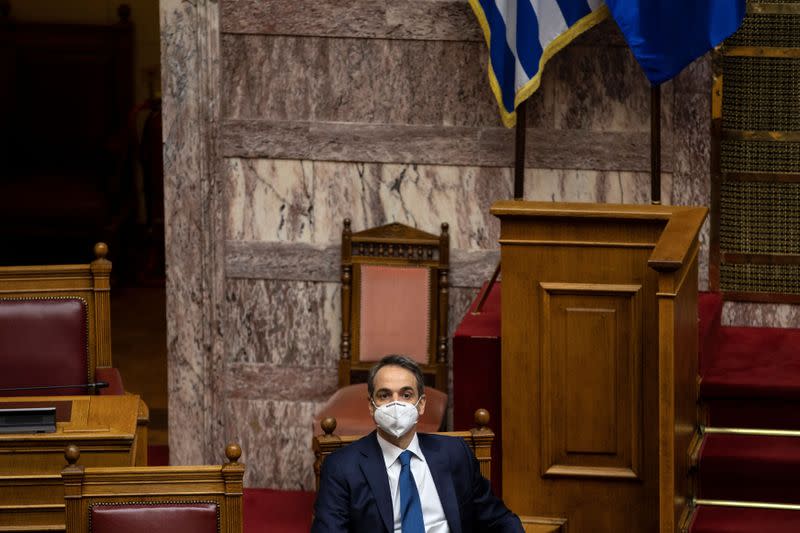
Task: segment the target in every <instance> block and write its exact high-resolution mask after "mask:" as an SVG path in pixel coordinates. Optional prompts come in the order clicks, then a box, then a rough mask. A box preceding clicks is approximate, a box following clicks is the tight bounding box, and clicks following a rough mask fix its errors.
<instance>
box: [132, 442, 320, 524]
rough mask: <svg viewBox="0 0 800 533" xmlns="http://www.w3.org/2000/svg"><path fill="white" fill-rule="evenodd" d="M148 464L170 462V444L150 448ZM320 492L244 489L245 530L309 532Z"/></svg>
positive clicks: (165, 463) (148, 448)
mask: <svg viewBox="0 0 800 533" xmlns="http://www.w3.org/2000/svg"><path fill="white" fill-rule="evenodd" d="M147 464H148V465H150V466H166V465H168V464H169V447H168V446H163V445H152V446H148V447H147ZM316 496H317V494H316V492H304V491H296V490H272V489H244V497H243V501H242V507H243V510H242V512H243V515H244V517H243V518H244V533H307V532H308V530H309V529H311V513H312V510H313V508H314V499H315V498H316Z"/></svg>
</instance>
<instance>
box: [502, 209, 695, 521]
mask: <svg viewBox="0 0 800 533" xmlns="http://www.w3.org/2000/svg"><path fill="white" fill-rule="evenodd" d="M492 213H493V214H495V215H497V216H498V217H499V218H500V219H501V223H502V225H501V236H500V242H501V245H502V247H501V261H502V265H503V284H502V291H503V294H502V313H503V316H504V317H505V318H504V320H503V323H502V337H503V356H502V386H503V391H504V394H503V398H502V402H503V403H502V411H503V438H502V443H503V496H504V499H505V501H506V503H507V504H508V505H509V506H510V508H512V509H514V511H515V512H517V513H518V514H520V515H526V516H531V517H535V518H536V519H537V520H540V521H541V520H546V519H545V518H544V517H560V518H561V519H563V520H564V521H565V522H564V526H562V525H558V526H557V527H558V528H562V527H565V525H566V523H568V524H569V530H570V532H571V533H584V532H586V533H594V532H606V531H609V532H610V531H614V532H616V531H632V532H637V533H638V532H652V531H659V530H660V531H662V532H663V533H666V531H670V530H669V529H668V528H669V527H673V525H674V521H675V516H677V513H678V511H679V510H680V509H682V507H683V504H684V503H685V501H686V498H687V497H688V482H687V476H686V474H687V464H686V460H685V459H684V457H683V456H685V455H686V452H687V450H688V444H689V440H690V438H691V434H692V432H693V431H694V429H695V427H696V413H695V411H694V400H695V397H696V372H697V368H696V357H697V353H696V347H697V345H696V342H697V341H696V337H697V309H696V298H697V249H698V245H697V236H698V233H699V230H700V226H701V225H702V222H703V219H704V217H705V213H706V210H705V209H703V208H682V207H665V206H642V205H640V206H619V205H610V204H604V205H603V204H559V203H539V202H519V201H506V202H497V203H495V204H494V206H493V207H492ZM681 454H683V456H681ZM656 510H657V511H656ZM665 524H666V525H665ZM548 527H550V529H547V528H548ZM562 530H563V529H557V528H556V526H554V525H553V526H551V525H550V524H549V523H548V522H546V521H545V522H539V523H537V525H536V526H535V528H533V529H530V528H529V531H537V533H538V532H544V531H562Z"/></svg>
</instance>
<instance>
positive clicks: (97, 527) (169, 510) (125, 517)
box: [89, 502, 219, 533]
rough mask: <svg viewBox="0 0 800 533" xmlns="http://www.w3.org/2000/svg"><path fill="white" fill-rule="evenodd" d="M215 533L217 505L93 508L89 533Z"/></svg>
mask: <svg viewBox="0 0 800 533" xmlns="http://www.w3.org/2000/svg"><path fill="white" fill-rule="evenodd" d="M183 531H186V532H187V533H189V532H190V533H217V532H218V531H219V508H218V507H217V504H216V503H213V502H208V503H152V504H113V505H94V506H92V508H91V511H90V519H89V533H178V532H183Z"/></svg>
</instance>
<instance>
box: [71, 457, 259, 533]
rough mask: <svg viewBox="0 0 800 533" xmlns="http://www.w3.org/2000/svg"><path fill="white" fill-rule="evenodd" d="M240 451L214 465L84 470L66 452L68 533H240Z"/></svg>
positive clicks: (241, 468) (76, 460) (242, 468)
mask: <svg viewBox="0 0 800 533" xmlns="http://www.w3.org/2000/svg"><path fill="white" fill-rule="evenodd" d="M241 453H242V451H241V449H240V448H239V446H238V445H237V444H229V445H228V447H227V448H226V449H225V455H226V456H227V458H228V462H227V463H225V464H223V465H216V466H149V467H115V468H84V467H83V466H78V465H77V462H78V459H79V457H80V451H79V450H78V448H77V447H76V446H69V447H67V451H66V453H65V454H64V455H65V457H66V459H67V463H68V465H67V467H66V468H64V470H63V471H62V472H61V477H62V479H63V482H64V500H65V502H64V503H65V504H66V518H67V529H66V531H67V533H87V532H88V533H141V532H146V533H162V532H163V533H176V532H179V531H191V532H193V533H242V477H243V476H244V465H243V464H241V463H239V462H238V460H239V457H240V456H241Z"/></svg>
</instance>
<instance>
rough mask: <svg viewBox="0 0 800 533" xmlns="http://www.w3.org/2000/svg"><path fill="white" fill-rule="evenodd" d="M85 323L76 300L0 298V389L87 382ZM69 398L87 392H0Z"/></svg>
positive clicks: (84, 312) (82, 309) (83, 305)
mask: <svg viewBox="0 0 800 533" xmlns="http://www.w3.org/2000/svg"><path fill="white" fill-rule="evenodd" d="M87 320H88V319H87V310H86V302H84V301H83V300H82V299H80V298H19V299H0V388H10V387H35V386H42V385H76V384H83V383H87V381H88V380H89V349H88V340H87V335H88V324H87ZM69 394H86V388H85V387H84V388H69V389H55V390H49V391H48V390H39V391H30V392H0V395H2V396H18V395H19V396H44V395H58V396H61V395H69Z"/></svg>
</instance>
